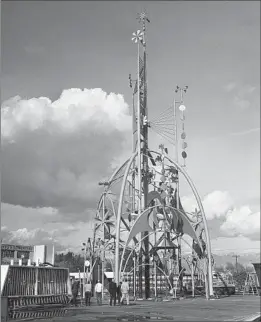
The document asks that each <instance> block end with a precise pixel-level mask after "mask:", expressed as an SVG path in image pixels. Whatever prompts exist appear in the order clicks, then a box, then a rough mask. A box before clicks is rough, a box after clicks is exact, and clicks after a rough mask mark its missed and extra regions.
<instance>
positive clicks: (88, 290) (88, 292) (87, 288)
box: [84, 281, 92, 306]
mask: <svg viewBox="0 0 261 322" xmlns="http://www.w3.org/2000/svg"><path fill="white" fill-rule="evenodd" d="M84 292H85V305H86V306H88V305H89V306H91V296H92V284H91V282H90V281H87V283H85V285H84Z"/></svg>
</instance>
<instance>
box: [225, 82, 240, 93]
mask: <svg viewBox="0 0 261 322" xmlns="http://www.w3.org/2000/svg"><path fill="white" fill-rule="evenodd" d="M236 85H237V84H236V83H235V82H230V83H228V84H227V85H226V86H225V87H224V88H225V91H226V92H231V91H233V89H235V88H236Z"/></svg>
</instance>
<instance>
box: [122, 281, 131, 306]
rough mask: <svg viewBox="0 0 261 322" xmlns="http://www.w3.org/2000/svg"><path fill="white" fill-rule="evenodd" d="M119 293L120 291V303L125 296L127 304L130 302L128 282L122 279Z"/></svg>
mask: <svg viewBox="0 0 261 322" xmlns="http://www.w3.org/2000/svg"><path fill="white" fill-rule="evenodd" d="M121 293H122V296H121V304H123V300H124V299H125V298H126V301H127V305H129V304H130V301H129V283H128V282H127V281H125V280H123V283H122V285H121Z"/></svg>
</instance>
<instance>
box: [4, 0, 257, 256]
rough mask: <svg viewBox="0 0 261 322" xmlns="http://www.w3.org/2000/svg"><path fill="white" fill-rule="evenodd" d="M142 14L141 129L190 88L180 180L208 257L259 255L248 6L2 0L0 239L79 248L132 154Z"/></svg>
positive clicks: (252, 21) (252, 35)
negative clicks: (215, 253)
mask: <svg viewBox="0 0 261 322" xmlns="http://www.w3.org/2000/svg"><path fill="white" fill-rule="evenodd" d="M144 9H145V10H146V12H147V13H148V16H149V18H150V21H151V23H150V24H149V26H148V37H147V49H148V107H149V119H153V118H156V117H157V115H159V114H160V113H161V112H162V111H164V110H165V109H167V108H168V107H169V106H171V104H172V102H173V99H174V96H175V92H174V90H175V87H176V85H180V86H184V85H188V86H189V88H188V92H187V93H186V94H185V97H184V100H185V105H186V107H187V109H186V122H185V127H186V133H187V142H188V149H187V153H188V158H187V171H188V172H189V174H190V176H191V177H192V179H193V180H194V182H195V184H196V186H197V189H198V191H199V193H200V195H201V196H202V199H203V200H204V206H205V208H206V210H207V213H208V214H207V215H208V219H209V227H210V231H211V236H212V239H213V245H214V249H217V250H218V249H220V248H222V247H226V245H232V246H231V248H233V247H238V251H244V250H245V249H246V247H248V248H253V249H256V250H257V252H258V251H259V252H260V2H258V1H173V2H168V1H162V2H161V1H141V2H138V1H136V2H130V1H108V2H102V1H86V2H85V1H82V2H78V1H59V2H58V1H57V2H56V1H21V2H20V1H10V2H9V1H4V2H2V91H1V92H2V109H1V116H2V167H3V168H2V169H3V170H2V227H3V232H4V234H5V235H4V236H5V238H6V240H9V241H12V240H13V241H17V240H18V241H19V240H20V241H21V242H28V243H35V242H36V243H37V242H43V241H45V242H55V243H56V244H57V247H62V248H63V247H65V248H69V247H72V248H73V249H77V247H78V245H79V243H81V242H82V241H84V240H85V239H86V238H87V235H88V233H86V232H89V233H90V232H91V228H90V223H89V221H88V219H89V218H90V215H91V214H90V213H91V211H90V208H95V207H96V205H97V202H98V199H99V194H100V193H101V188H100V187H98V186H97V182H98V181H99V180H101V179H102V178H104V177H106V176H108V175H109V174H110V173H111V171H112V165H115V164H119V163H120V162H122V161H123V160H125V159H126V158H127V157H128V156H129V155H130V153H131V134H130V122H131V117H130V116H129V114H130V110H131V104H132V97H131V89H130V88H129V84H128V75H129V73H131V74H132V75H133V76H134V75H135V73H136V61H137V48H136V46H135V45H134V44H133V43H132V42H131V37H132V33H133V32H135V31H136V30H137V29H139V25H138V22H137V20H136V17H137V13H138V12H141V11H143V10H144ZM85 88H86V89H88V90H86V91H83V90H84V89H85ZM76 89H78V90H76ZM91 89H93V90H91ZM99 89H100V90H99ZM62 93H63V94H62ZM106 93H107V96H106ZM41 97H45V99H43V98H41ZM149 140H150V141H149V142H150V147H151V148H152V149H157V148H158V145H159V144H160V143H161V142H162V141H163V140H162V139H161V137H159V136H158V135H157V134H156V133H155V132H152V131H151V133H150V137H149ZM163 143H165V144H166V145H168V143H167V142H163ZM169 151H170V154H171V155H172V154H173V152H172V151H173V148H172V147H169ZM181 193H182V197H183V202H184V205H185V206H186V207H187V209H190V207H192V206H193V204H194V201H193V199H192V198H191V191H190V190H189V189H188V187H187V186H182V191H181ZM39 229H40V230H39ZM233 236H234V237H233ZM61 245H62V246H61Z"/></svg>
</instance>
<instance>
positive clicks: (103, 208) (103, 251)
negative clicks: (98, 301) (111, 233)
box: [101, 187, 106, 299]
mask: <svg viewBox="0 0 261 322" xmlns="http://www.w3.org/2000/svg"><path fill="white" fill-rule="evenodd" d="M105 193H106V188H105V187H104V191H103V205H102V217H103V218H102V220H103V245H102V278H101V283H102V299H103V297H104V293H103V290H104V257H105V256H104V255H105Z"/></svg>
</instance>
